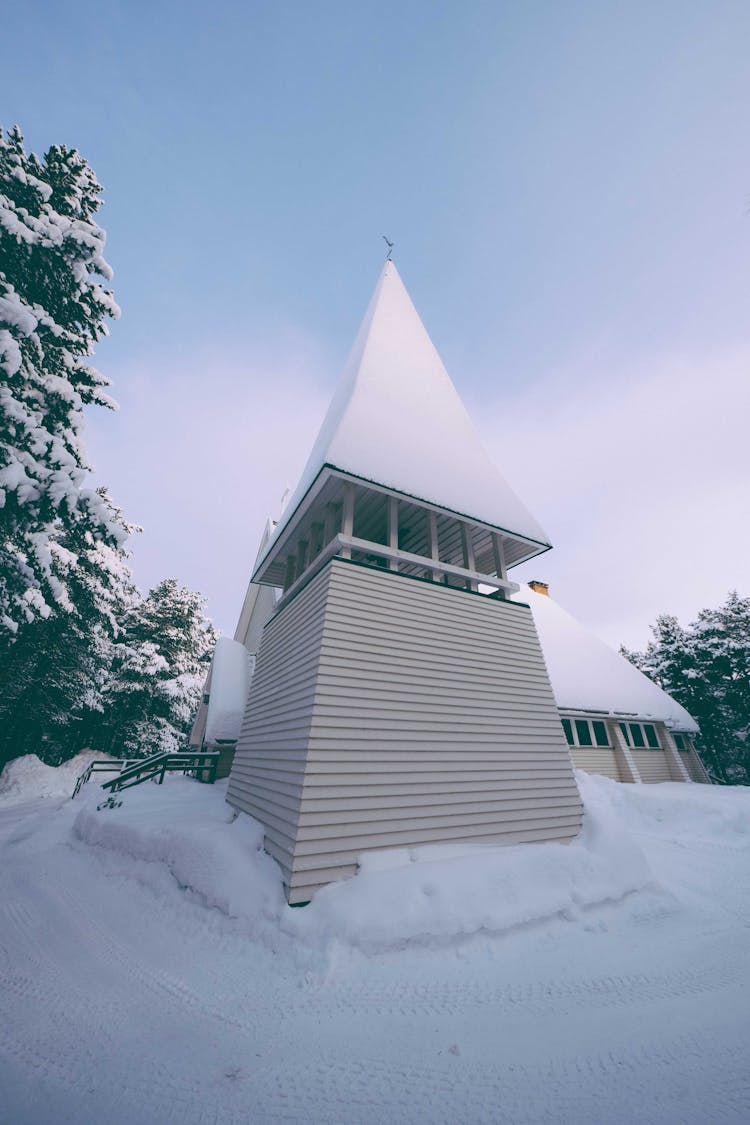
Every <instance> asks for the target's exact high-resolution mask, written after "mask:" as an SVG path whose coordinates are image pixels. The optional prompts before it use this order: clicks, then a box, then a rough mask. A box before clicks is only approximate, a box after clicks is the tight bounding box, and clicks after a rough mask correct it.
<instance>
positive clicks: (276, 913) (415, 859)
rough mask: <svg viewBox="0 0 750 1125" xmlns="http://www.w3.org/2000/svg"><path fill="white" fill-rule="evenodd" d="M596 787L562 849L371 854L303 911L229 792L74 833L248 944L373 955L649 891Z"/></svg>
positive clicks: (628, 841)
mask: <svg viewBox="0 0 750 1125" xmlns="http://www.w3.org/2000/svg"><path fill="white" fill-rule="evenodd" d="M600 780H601V781H605V782H606V779H590V778H588V777H587V776H586V775H585V774H584V775H581V777H580V783H581V788H582V791H583V796H584V801H585V803H586V812H585V819H584V825H583V831H582V832H581V835H580V836H579V837H578V838H577V839H576V840H575V841H573V843H571V844H569V845H564V844H533V845H525V846H515V847H495V846H486V847H476V846H475V847H466V848H462V847H459V846H446V847H420V848H414V849H397V850H394V851H387V852H379V853H369V854H367V855H363V856H362V857H361V866H360V870H359V872H358V874H357V875H356V876H355V877H354V878H352V879H348V880H345V881H343V882H340V883H335V884H331V885H330V886H328V887H325V888H324V889H323V890H322V891H319V892H318V894H316V896H315V898H314V900H313V902H312V903H311V904H310V905H309V906H308V907H306V908H304V909H291V908H289V907H288V906H287V905H286V902H285V900H284V897H283V890H282V882H281V872H280V870H279V868H278V866H277V865H276V863H275V862H274V861H273V860H272V859H271V858H270V857H269V856H268V855H266V854H265V852H264V851H263V850H262V844H263V829H262V827H261V826H260V825H259V824H258V823H257V822H256V821H254V820H253V819H252V818H251V817H248V816H246V815H244V814H240V815H239V816H237V817H235V818H233V814H232V813H231V812H230V811H229V810H228V808H227V806H226V804H225V803H224V793H225V789H226V783H221V784H219V785H216V786H204V785H200V784H198V783H196V782H193V781H191V780H189V779H185V778H173V779H171V780H169V781H167V782H165V784H164V785H163V786H154V785H144V786H141V787H138V788H137V789H133V790H131V791H130V792H126V793H124V794H123V795H122V797H123V804H122V806H121V807H120V808H117V809H103V810H101V811H97V810H96V807H95V802H94V801H93V799H89V800H88V801H87V805H86V807H85V808H83V809H82V810H81V812H80V813H79V814H78V816H77V818H76V820H75V824H74V832H75V834H76V836H77V837H78V838H79V839H80V840H82V841H84V842H85V843H88V844H92V845H97V846H100V847H105V848H108V849H112V850H114V851H117V852H120V853H123V854H125V855H128V856H131V857H132V858H133V859H136V860H146V861H149V862H153V863H158V864H162V865H164V866H166V868H167V869H168V870H169V872H170V873H171V875H172V876H173V878H174V880H175V881H176V883H177V884H178V885H179V887H180V888H181V889H183V890H187V891H189V892H191V893H192V894H193V895H194V896H197V897H198V899H199V901H200V902H201V903H202V904H204V905H205V906H208V907H212V908H215V909H217V910H220V911H221V912H222V913H224V914H225V915H228V916H229V917H232V918H236V919H240V920H241V921H242V922H243V925H244V927H245V928H247V929H249V931H250V932H251V933H253V934H255V935H257V936H261V935H263V936H264V937H267V936H268V934H269V923H271V924H272V928H273V929H274V931H275V933H276V934H277V935H278V934H280V933H283V934H285V935H287V936H289V937H294V938H295V939H296V940H297V941H298V942H299V943H300V944H301V945H303V946H306V947H308V948H311V949H315V950H322V949H324V948H325V947H328V946H330V945H332V944H337V945H339V946H340V945H344V946H349V947H350V948H353V949H358V950H360V951H362V952H365V953H380V952H387V951H390V950H395V949H400V948H403V947H405V946H409V945H428V946H429V945H444V944H448V943H451V942H455V941H458V940H461V939H464V938H467V937H469V936H471V935H474V934H482V933H491V934H496V933H501V932H503V931H507V930H509V929H512V928H514V927H518V926H523V925H528V924H530V923H539V922H542V921H544V920H548V919H553V918H555V917H559V916H562V917H565V918H570V917H574V916H577V915H578V914H579V912H580V911H581V910H585V909H587V908H591V907H595V906H597V905H599V904H604V903H610V902H616V901H618V900H620V899H622V898H623V897H624V896H626V895H628V894H630V893H632V892H635V891H639V890H641V889H643V888H646V887H648V886H650V885H652V884H653V877H652V874H651V872H650V870H649V867H648V864H647V862H646V860H645V858H644V856H643V853H642V852H641V850H640V847H639V846H638V844H637V842H636V841H635V839H634V838H633V836H632V835H631V833H630V832H629V831H628V828H627V823H626V821H624V820H623V818H622V816H621V815H620V813H619V812H618V810H617V809H616V808H615V803H614V802H613V800H612V799H611V798H610V797H609V796H608V794H607V793H605V794H604V797H603V798H602V796H601V791H600V787H599V785H598V782H599V781H600ZM607 784H610V785H614V783H607ZM620 788H624V786H623V787H620ZM675 788H681V789H685V788H687V787H686V786H684V785H683V786H679V787H675Z"/></svg>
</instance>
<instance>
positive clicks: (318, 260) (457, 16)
mask: <svg viewBox="0 0 750 1125" xmlns="http://www.w3.org/2000/svg"><path fill="white" fill-rule="evenodd" d="M2 27H3V35H2V42H1V43H0V89H1V90H2V107H3V112H2V124H3V125H4V126H10V125H11V124H13V123H16V122H17V123H18V124H19V125H20V126H21V127H22V129H23V131H24V132H25V134H26V138H27V143H28V145H29V147H31V148H32V149H34V150H37V151H42V150H44V149H45V148H46V147H47V146H48V145H50V144H52V143H56V142H64V143H67V144H69V145H71V146H73V147H77V148H78V149H79V150H80V151H81V152H82V153H83V154H84V155H85V156H86V157H87V159H88V160H89V161H90V163H91V164H92V166H93V167H94V169H95V170H96V172H97V174H98V176H99V179H100V180H101V182H102V183H103V184H104V186H105V188H106V196H105V198H106V205H105V207H104V208H103V210H102V211H101V212H100V216H99V221H100V222H101V224H102V226H104V228H105V229H106V230H107V232H108V247H107V256H108V258H109V260H110V262H111V264H112V266H113V268H114V270H115V280H114V291H115V295H116V297H117V299H118V301H119V302H120V304H121V306H122V309H123V316H122V319H121V320H120V321H119V322H117V323H116V324H114V325H112V334H111V337H110V338H109V339H108V340H106V341H104V342H103V343H102V344H101V345H100V347H99V349H98V352H97V356H96V363H97V364H98V366H99V367H100V369H101V370H103V371H104V372H105V373H106V374H107V375H109V376H110V377H111V378H112V379H113V381H114V388H113V393H114V395H115V397H116V398H117V399H118V400H119V402H120V404H121V410H120V412H119V413H118V414H116V415H107V414H105V413H104V412H102V411H95V412H92V413H91V414H90V416H89V420H88V430H87V442H88V447H89V450H90V453H91V459H92V461H93V462H94V463H95V465H96V469H97V481H99V482H102V483H106V484H107V485H108V487H109V488H110V490H111V492H112V494H113V496H114V498H115V499H116V500H117V501H118V502H119V503H120V504H121V506H122V507H123V509H124V512H125V515H126V516H127V517H128V518H129V519H130V520H132V521H134V522H137V523H140V524H142V525H143V527H144V531H143V533H142V534H141V535H139V536H137V537H135V538H134V539H133V541H132V565H133V568H134V571H135V575H136V578H137V579H138V581H139V582H140V583H141V584H142V585H144V586H147V585H149V584H153V583H155V582H157V581H158V580H159V579H160V578H161V577H164V576H166V575H174V576H175V577H177V578H178V580H179V581H181V582H183V583H185V584H186V585H189V586H191V587H193V588H196V589H199V590H201V591H202V592H203V593H204V594H205V595H206V596H207V598H208V604H209V611H210V613H211V615H212V616H213V618H214V620H215V621H216V623H217V625H218V626H219V627H220V628H221V629H222V630H223V631H225V632H229V633H230V634H231V633H232V632H233V630H234V625H235V621H236V618H237V615H238V614H239V609H240V605H241V602H242V597H243V594H244V588H245V585H246V582H247V580H248V578H249V572H250V568H251V564H252V560H253V558H254V556H255V552H256V548H257V542H258V539H259V536H260V534H261V531H262V528H263V525H264V522H265V520H266V518H267V516H268V515H273V514H275V513H276V512H277V510H278V505H279V501H280V498H281V495H282V493H283V492H284V489H285V488H286V487H287V486H293V485H294V483H295V482H296V477H297V475H298V473H299V471H300V470H301V468H302V466H303V464H304V462H305V460H306V457H307V454H308V452H309V448H310V446H311V444H312V442H313V440H314V437H315V434H316V431H317V427H318V425H319V423H320V421H321V419H322V416H323V413H324V411H325V408H326V406H327V403H328V400H329V399H330V396H331V394H332V392H333V388H334V385H335V382H336V379H337V378H338V375H339V373H340V370H341V368H342V367H343V364H344V361H345V359H346V355H347V352H348V350H349V347H350V346H351V344H352V342H353V340H354V337H355V334H356V331H357V327H358V325H359V321H360V319H361V317H362V315H363V313H364V310H365V307H366V305H367V302H368V299H369V296H370V292H371V290H372V288H373V286H374V285H375V282H376V279H377V276H378V274H379V271H380V268H381V265H382V261H383V258H384V249H385V248H384V244H383V242H382V239H381V234H382V233H386V234H388V235H389V237H390V238H392V239H394V240H395V242H396V252H395V258H396V261H397V264H398V268H399V271H400V273H401V275H402V277H403V279H404V281H405V283H406V286H407V288H408V289H409V291H410V293H411V296H412V298H413V300H414V302H415V304H416V306H417V309H418V310H419V312H420V314H421V316H422V319H423V320H424V322H425V325H426V327H427V330H428V331H429V332H430V334H431V336H432V338H433V340H434V342H435V344H436V346H437V348H438V350H439V351H440V353H441V355H442V358H443V360H444V362H445V364H446V366H447V368H448V371H449V373H450V374H451V377H452V378H453V381H454V383H455V385H456V387H457V389H458V391H459V393H460V394H461V395H462V397H463V398H464V401H465V402H466V405H467V407H468V408H469V411H470V413H471V414H472V416H473V417H474V419H475V420H476V422H477V425H478V426H479V428H480V431H481V433H482V435H483V437H484V440H485V442H486V444H487V446H488V448H489V449H490V452H491V453H492V454H493V456H494V457H495V459H496V461H497V463H498V466H499V468H500V470H501V472H502V473H503V474H504V475H505V476H506V478H507V479H508V480H509V481H510V483H511V484H512V485H513V487H514V488H515V489H516V491H517V492H518V493H519V495H520V496H521V497H522V499H523V500H524V501H525V502H526V504H527V505H528V507H529V508H530V509H531V511H532V512H533V514H534V515H535V516H536V517H537V518H538V519H539V521H540V522H541V523H542V525H543V526H544V527H545V528H546V530H547V531H548V533H549V535H550V537H551V538H552V541H553V543H554V545H555V549H554V550H553V551H551V552H549V553H548V554H547V555H545V556H544V557H543V558H541V559H539V560H538V562H537V563H532V564H529V565H528V566H526V567H523V568H520V569H519V570H516V571H515V572H514V575H515V576H516V577H518V578H527V577H539V578H542V579H545V580H547V581H549V582H550V585H551V588H552V593H553V595H554V596H555V597H556V598H557V600H558V601H559V602H560V603H561V604H562V605H563V606H564V607H565V608H566V609H568V610H569V611H570V612H572V613H573V614H575V615H576V616H577V617H578V618H579V619H580V620H582V621H583V622H584V623H585V624H587V625H589V626H591V627H592V628H593V629H594V630H595V631H596V632H598V633H599V634H600V635H601V636H602V637H603V638H604V639H605V640H607V641H609V642H610V643H613V644H618V643H619V642H624V643H626V644H628V645H630V646H640V645H643V644H645V642H646V641H647V639H648V626H649V624H650V623H651V622H653V620H654V619H655V617H656V615H657V614H658V613H660V612H672V613H676V614H677V615H678V616H680V617H681V618H682V619H683V620H685V621H687V620H689V619H691V618H692V617H693V616H694V615H695V614H696V613H697V611H698V610H699V609H700V608H701V607H703V606H707V605H715V604H718V603H719V602H720V601H721V600H723V598H724V597H725V596H726V594H727V592H728V591H729V590H730V589H731V588H734V587H736V588H737V589H738V590H739V591H740V593H743V594H748V593H750V563H749V562H748V560H749V559H750V532H749V531H748V528H749V527H750V519H748V516H749V515H750V512H749V511H748V508H749V504H748V494H749V485H750V457H749V455H748V439H747V430H748V424H749V419H750V378H748V375H749V362H750V318H749V317H748V279H749V273H748V266H749V264H750V214H749V213H748V204H749V203H750V149H749V148H748V135H749V134H748V109H747V107H748V105H750V67H749V66H748V63H747V60H748V57H750V50H749V49H750V7H749V6H748V5H747V3H746V2H744V0H742V2H737V3H731V2H721V0H719V2H710V3H709V2H705V3H691V2H689V0H680V2H676V3H671V2H669V0H662V2H660V3H658V4H654V3H653V2H644V3H641V2H629V3H627V4H607V3H604V4H602V3H599V2H594V0H592V2H589V3H575V2H570V3H567V2H565V3H560V2H558V0H555V2H550V3H534V2H530V3H527V4H523V5H521V4H516V3H502V2H499V0H493V2H491V3H483V2H480V0H474V2H472V3H471V4H459V3H457V2H455V3H454V2H450V3H441V2H435V0H432V2H421V0H411V2H408V3H403V2H391V3H388V2H378V3H361V4H351V3H350V2H333V0H332V2H321V3H316V4H307V3H303V2H301V0H299V2H291V3H288V4H285V5H279V4H276V3H272V2H271V0H268V2H264V3H256V2H252V0H244V2H242V3H229V2H227V0H216V2H215V3H213V4H212V5H205V4H200V5H199V4H195V3H192V2H190V0H188V2H185V0H160V2H159V3H156V4H154V3H142V2H139V0H121V2H115V0H96V2H91V3H89V2H80V3H75V2H70V0H68V2H65V0H48V2H47V3H41V2H38V0H27V2H26V3H25V4H23V5H18V4H14V5H3V12H2Z"/></svg>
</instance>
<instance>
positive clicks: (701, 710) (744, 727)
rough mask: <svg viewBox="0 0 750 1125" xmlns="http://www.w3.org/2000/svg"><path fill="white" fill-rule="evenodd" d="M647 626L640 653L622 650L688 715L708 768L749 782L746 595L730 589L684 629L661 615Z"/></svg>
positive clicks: (749, 606) (749, 610)
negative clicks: (721, 601) (648, 630)
mask: <svg viewBox="0 0 750 1125" xmlns="http://www.w3.org/2000/svg"><path fill="white" fill-rule="evenodd" d="M651 631H652V633H653V640H652V641H650V642H649V644H648V646H647V648H646V650H645V652H629V651H628V650H627V649H622V650H621V651H622V653H623V655H624V656H627V658H628V659H629V660H630V661H631V662H632V663H633V664H635V665H636V667H638V668H640V669H641V671H642V672H645V673H646V675H648V676H650V677H651V679H652V680H655V681H656V682H657V683H658V684H660V685H661V687H663V688H664V689H665V691H668V692H669V694H670V695H673V696H674V698H675V699H676V700H677V701H678V702H679V703H681V704H682V705H683V706H684V707H685V708H687V710H688V711H689V712H690V714H691V715H693V717H694V718H695V719H696V721H697V722H698V724H699V726H700V728H701V738H700V748H701V755H702V757H703V759H704V761H705V762H706V765H707V766H708V767H709V769H710V770H711V772H712V773H714V775H715V776H716V777H718V778H720V779H721V780H723V781H729V782H734V783H738V784H745V785H747V784H750V598H740V597H739V596H738V594H737V593H736V591H733V592H732V593H730V595H729V597H728V598H727V600H726V602H725V603H724V605H722V606H719V608H718V609H703V610H701V612H700V613H699V614H698V618H697V620H696V621H694V622H693V623H692V624H691V625H689V626H688V628H687V629H684V628H682V626H680V624H679V622H678V621H677V619H676V618H675V617H669V616H662V617H659V618H657V621H656V625H654V626H652V630H651Z"/></svg>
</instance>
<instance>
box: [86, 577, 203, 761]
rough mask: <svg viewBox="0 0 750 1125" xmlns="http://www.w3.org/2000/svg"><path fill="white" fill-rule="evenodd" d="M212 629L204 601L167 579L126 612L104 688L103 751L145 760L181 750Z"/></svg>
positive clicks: (201, 677)
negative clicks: (152, 756) (158, 752)
mask: <svg viewBox="0 0 750 1125" xmlns="http://www.w3.org/2000/svg"><path fill="white" fill-rule="evenodd" d="M215 644H216V632H215V630H214V628H213V626H212V625H211V623H210V621H209V620H208V619H207V617H206V616H205V602H204V600H203V598H202V597H201V596H200V595H199V594H196V593H194V592H193V591H192V590H187V589H184V588H183V587H180V586H179V585H178V584H177V582H176V580H175V579H174V578H167V579H164V580H163V581H162V582H160V583H159V584H158V585H157V586H156V587H154V589H152V590H150V591H149V593H148V595H147V597H145V598H143V599H142V600H139V601H137V602H135V603H134V604H133V605H132V606H131V607H130V609H129V611H128V612H127V614H126V616H125V619H124V622H123V626H122V632H121V635H120V638H119V640H118V641H117V643H116V644H115V646H114V650H113V660H112V665H111V670H110V673H109V676H108V679H107V683H106V685H105V687H104V690H103V692H102V705H103V708H104V713H103V727H104V728H105V729H104V730H103V737H102V739H101V742H102V743H104V744H105V745H101V748H102V749H107V750H109V751H111V752H112V753H114V754H116V756H117V757H143V756H146V755H148V754H153V753H156V752H157V751H168V752H174V751H176V750H180V749H183V748H184V745H185V742H186V740H187V736H188V733H189V730H190V725H191V722H192V719H193V717H194V715H195V712H196V710H197V708H198V704H199V702H200V694H201V691H202V687H203V682H204V680H205V676H206V671H207V667H208V663H209V662H210V658H211V653H212V651H213V648H214V646H215Z"/></svg>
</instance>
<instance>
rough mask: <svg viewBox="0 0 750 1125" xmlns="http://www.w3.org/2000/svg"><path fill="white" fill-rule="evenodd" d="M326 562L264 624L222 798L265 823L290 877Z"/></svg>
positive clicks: (272, 851) (274, 850)
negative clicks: (225, 790) (309, 580)
mask: <svg viewBox="0 0 750 1125" xmlns="http://www.w3.org/2000/svg"><path fill="white" fill-rule="evenodd" d="M328 577H329V572H328V570H325V571H322V572H321V573H320V574H319V575H317V576H316V578H315V579H314V580H313V581H312V582H311V583H310V585H309V586H308V587H307V588H306V589H305V590H304V591H303V593H302V594H301V595H300V596H299V597H297V598H295V599H294V600H293V601H292V602H290V603H289V605H288V606H286V607H285V609H284V610H283V612H281V613H279V614H277V615H276V617H274V618H273V619H272V620H271V621H270V622H269V624H268V625H266V628H265V630H264V632H263V638H262V641H261V645H260V650H259V652H258V658H257V663H256V666H255V674H254V676H253V682H252V687H251V690H250V694H249V697H248V702H247V708H246V710H245V717H244V720H243V723H242V729H241V731H240V737H239V739H238V742H237V749H236V751H235V755H234V762H233V764H232V772H231V775H230V778H229V787H228V790H227V801H228V802H229V803H230V804H231V805H233V806H234V807H235V808H237V809H240V810H241V811H242V812H246V813H249V814H250V815H251V816H254V817H255V818H256V819H257V820H259V821H260V822H261V824H263V826H264V827H265V830H266V840H265V844H266V850H267V851H268V852H269V853H270V854H271V855H272V856H273V857H274V858H275V859H276V860H278V862H279V864H280V865H281V868H282V871H283V872H284V879H285V881H286V882H287V884H288V883H289V881H290V879H291V872H292V863H293V857H294V848H295V844H296V840H297V820H298V815H299V807H300V799H301V796H302V785H303V780H304V775H305V761H306V758H307V750H308V744H309V736H310V723H311V720H312V713H313V703H314V698H315V684H316V678H317V667H318V659H319V655H320V644H321V638H322V633H323V621H324V617H325V602H326V591H327V587H328Z"/></svg>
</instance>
